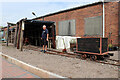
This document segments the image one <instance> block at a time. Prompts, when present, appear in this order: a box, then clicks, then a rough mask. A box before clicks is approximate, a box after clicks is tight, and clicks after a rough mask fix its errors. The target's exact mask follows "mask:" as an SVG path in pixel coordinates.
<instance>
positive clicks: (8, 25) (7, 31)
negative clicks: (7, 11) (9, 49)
mask: <svg viewBox="0 0 120 80" xmlns="http://www.w3.org/2000/svg"><path fill="white" fill-rule="evenodd" d="M7 29H8V30H7V46H8V39H9V23H8V26H7Z"/></svg>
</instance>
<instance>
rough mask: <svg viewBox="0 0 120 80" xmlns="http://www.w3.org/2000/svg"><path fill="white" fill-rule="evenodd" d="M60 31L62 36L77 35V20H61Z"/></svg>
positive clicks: (59, 23)
mask: <svg viewBox="0 0 120 80" xmlns="http://www.w3.org/2000/svg"><path fill="white" fill-rule="evenodd" d="M58 31H59V35H60V36H73V35H75V33H76V27H75V20H66V21H59V22H58Z"/></svg>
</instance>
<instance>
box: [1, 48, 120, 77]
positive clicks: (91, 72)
mask: <svg viewBox="0 0 120 80" xmlns="http://www.w3.org/2000/svg"><path fill="white" fill-rule="evenodd" d="M2 52H3V53H4V54H7V55H9V56H11V57H14V58H16V59H18V60H21V61H23V62H26V63H28V64H31V65H33V66H36V67H39V68H42V69H44V70H47V71H50V72H53V73H56V74H58V75H61V76H64V77H72V78H118V67H116V66H112V65H108V64H102V63H96V62H92V61H86V60H81V59H76V58H68V57H64V56H58V55H52V54H45V53H41V52H37V51H33V50H27V49H24V50H23V52H21V51H20V50H18V49H16V48H14V47H12V46H8V47H6V46H2ZM115 54H116V55H115V56H114V57H112V58H118V51H115ZM119 71H120V70H119Z"/></svg>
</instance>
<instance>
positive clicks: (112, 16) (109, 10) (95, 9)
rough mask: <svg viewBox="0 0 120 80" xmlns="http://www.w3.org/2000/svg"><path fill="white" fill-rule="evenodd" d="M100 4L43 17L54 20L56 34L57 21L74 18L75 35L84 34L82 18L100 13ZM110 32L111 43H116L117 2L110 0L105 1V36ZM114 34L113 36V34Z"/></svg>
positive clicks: (46, 19) (99, 14)
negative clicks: (110, 0)
mask: <svg viewBox="0 0 120 80" xmlns="http://www.w3.org/2000/svg"><path fill="white" fill-rule="evenodd" d="M102 10H103V7H102V4H98V5H93V6H88V7H85V8H80V9H76V10H72V11H68V12H63V13H59V14H55V15H51V16H47V17H45V18H44V20H45V21H55V22H56V35H58V22H59V21H64V20H71V19H75V21H76V37H80V36H83V35H84V26H85V21H84V18H88V17H95V16H101V15H102ZM38 20H40V19H38ZM110 28H111V32H112V36H111V39H112V41H113V44H117V43H118V3H117V2H111V3H105V36H106V37H108V36H109V32H110ZM113 35H115V36H113Z"/></svg>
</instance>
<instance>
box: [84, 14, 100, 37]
mask: <svg viewBox="0 0 120 80" xmlns="http://www.w3.org/2000/svg"><path fill="white" fill-rule="evenodd" d="M85 35H90V36H97V35H100V36H102V16H97V17H89V18H85Z"/></svg>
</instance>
